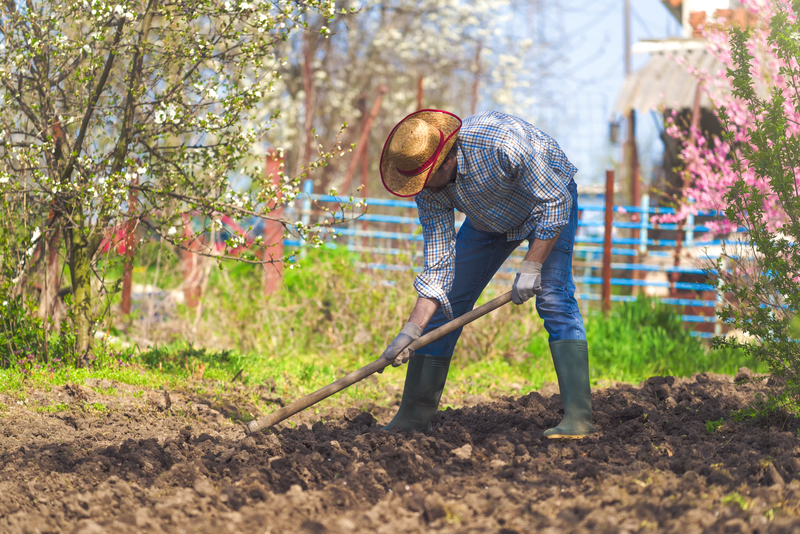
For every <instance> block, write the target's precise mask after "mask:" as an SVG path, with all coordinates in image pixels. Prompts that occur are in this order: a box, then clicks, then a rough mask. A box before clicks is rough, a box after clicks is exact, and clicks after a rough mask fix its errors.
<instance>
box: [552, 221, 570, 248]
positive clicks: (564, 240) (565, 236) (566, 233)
mask: <svg viewBox="0 0 800 534" xmlns="http://www.w3.org/2000/svg"><path fill="white" fill-rule="evenodd" d="M574 242H575V225H574V223H573V221H572V218H571V217H570V220H569V222H568V223H567V224H566V226H564V227H563V228H562V229H561V233H560V234H558V239H556V242H555V244H554V245H553V249H555V250H558V251H561V252H565V253H567V254H572V248H573V246H574Z"/></svg>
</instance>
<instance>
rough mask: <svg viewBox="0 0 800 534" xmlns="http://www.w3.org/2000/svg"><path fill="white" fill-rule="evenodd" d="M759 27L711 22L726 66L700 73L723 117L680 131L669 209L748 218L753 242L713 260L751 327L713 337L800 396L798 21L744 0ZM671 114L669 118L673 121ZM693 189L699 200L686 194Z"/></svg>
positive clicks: (732, 220)
mask: <svg viewBox="0 0 800 534" xmlns="http://www.w3.org/2000/svg"><path fill="white" fill-rule="evenodd" d="M744 4H745V5H746V6H747V8H748V9H750V10H751V11H752V12H753V13H754V14H756V15H758V22H757V23H756V24H755V26H754V27H751V28H747V29H740V28H736V27H731V28H729V29H727V30H720V29H709V30H708V32H707V35H708V40H709V48H710V50H711V51H712V53H714V54H715V55H716V57H718V58H719V59H720V60H721V61H722V62H723V63H724V64H725V65H726V66H727V75H726V77H725V78H721V77H718V78H714V77H712V76H713V73H712V75H711V76H703V77H702V78H701V79H702V81H703V83H704V85H705V87H706V90H707V91H708V93H709V96H710V97H711V100H712V102H713V103H714V105H715V107H716V110H715V111H716V113H717V116H718V118H719V120H720V123H721V124H722V127H723V135H722V137H721V138H712V139H705V138H704V137H703V136H702V135H701V134H700V132H696V131H694V132H693V131H691V130H690V131H688V132H687V131H681V129H680V128H679V126H678V125H677V124H676V123H675V120H674V119H673V120H672V121H668V128H669V133H670V135H672V136H675V137H678V138H680V139H683V140H684V145H683V151H682V159H683V162H684V164H685V171H684V172H685V174H684V187H683V199H682V203H681V205H680V209H679V210H678V212H677V214H676V215H675V216H674V217H673V218H674V219H677V220H680V219H681V218H682V217H685V216H686V215H687V214H688V213H691V212H692V211H695V212H697V211H700V210H716V211H717V212H718V214H719V217H718V218H717V219H716V220H715V221H714V222H712V223H711V224H710V225H709V226H712V229H713V230H714V231H715V232H716V233H717V234H724V233H726V232H730V231H732V230H736V229H739V228H742V229H743V230H744V232H745V234H746V236H747V239H746V241H747V244H746V245H740V246H738V247H736V246H734V247H735V248H734V251H733V252H732V251H731V249H730V248H726V247H724V248H723V251H722V252H723V253H722V256H721V258H720V259H719V260H718V261H717V262H716V268H715V269H714V270H712V271H710V274H711V275H713V276H716V277H718V279H719V282H720V287H721V290H722V291H723V293H724V294H725V295H726V297H727V303H726V305H725V306H724V307H723V308H721V309H720V310H719V311H718V316H719V317H720V318H721V319H722V320H723V321H725V322H727V323H729V324H731V325H732V326H734V327H735V328H737V329H740V330H741V331H743V332H744V333H745V334H747V335H749V336H751V338H752V342H749V343H744V344H743V343H741V342H740V341H739V340H737V339H734V338H732V337H729V336H727V337H721V338H718V339H715V346H737V347H741V348H743V349H744V351H745V352H746V353H747V354H748V355H751V356H755V357H757V358H759V359H761V360H763V361H765V362H766V363H768V364H769V366H770V370H771V371H772V373H773V374H775V375H776V376H780V377H784V378H786V389H785V390H784V391H783V393H782V394H781V395H779V396H776V397H774V399H773V400H775V399H787V400H789V401H790V402H793V403H794V405H795V408H796V406H797V405H798V404H800V351H798V339H800V335H799V334H800V331H799V329H798V322H797V315H796V312H797V310H798V309H800V249H799V248H798V245H800V112H799V110H800V65H798V59H797V58H798V57H800V23H798V20H797V12H796V10H795V9H794V6H793V5H792V4H790V3H789V2H787V1H786V0H773V1H772V2H765V1H757V0H746V1H745V2H744ZM669 122H671V123H669ZM690 199H693V201H694V202H690Z"/></svg>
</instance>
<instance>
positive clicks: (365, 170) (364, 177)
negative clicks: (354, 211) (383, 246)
mask: <svg viewBox="0 0 800 534" xmlns="http://www.w3.org/2000/svg"><path fill="white" fill-rule="evenodd" d="M368 185H369V166H368V161H367V141H366V140H365V141H364V155H363V156H362V157H361V197H362V198H367V196H368V195H367V191H368V190H369V188H368V187H367V186H368ZM367 228H368V224H367V221H361V231H362V232H364V233H366V231H367ZM368 244H369V240H368V239H367V236H363V237H362V238H361V245H362V246H365V247H366V246H367V245H368Z"/></svg>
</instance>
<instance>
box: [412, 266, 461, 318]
mask: <svg viewBox="0 0 800 534" xmlns="http://www.w3.org/2000/svg"><path fill="white" fill-rule="evenodd" d="M414 289H416V290H417V294H418V295H419V296H420V297H421V298H424V299H436V300H438V301H439V305H440V306H441V307H442V311H443V312H444V314H445V316H446V317H447V319H448V320H450V321H452V320H453V307H452V306H451V305H450V300H449V299H448V298H447V293H446V292H445V290H444V289H442V288H441V287H439V286H438V285H436V284H434V283H431V282H430V281H429V280H426V278H425V277H424V276H422V275H420V276H417V278H416V280H414Z"/></svg>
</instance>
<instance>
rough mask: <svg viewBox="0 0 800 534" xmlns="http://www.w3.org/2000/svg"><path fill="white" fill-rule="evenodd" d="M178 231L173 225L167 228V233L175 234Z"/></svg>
mask: <svg viewBox="0 0 800 534" xmlns="http://www.w3.org/2000/svg"><path fill="white" fill-rule="evenodd" d="M177 232H178V229H177V228H175V227H174V226H170V228H169V230H167V235H175V234H176V233H177Z"/></svg>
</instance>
